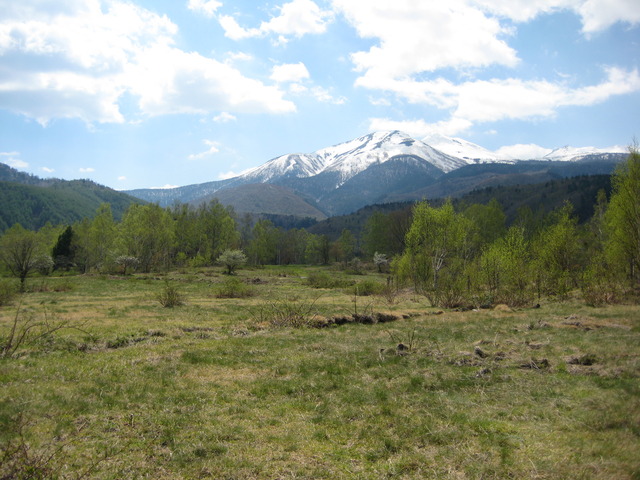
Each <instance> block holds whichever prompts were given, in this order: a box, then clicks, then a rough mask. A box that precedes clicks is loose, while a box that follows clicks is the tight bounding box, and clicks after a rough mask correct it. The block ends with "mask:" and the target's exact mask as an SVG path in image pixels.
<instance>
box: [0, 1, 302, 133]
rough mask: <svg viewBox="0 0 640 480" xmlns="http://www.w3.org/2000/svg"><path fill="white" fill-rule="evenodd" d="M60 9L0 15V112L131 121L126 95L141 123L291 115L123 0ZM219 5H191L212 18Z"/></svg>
mask: <svg viewBox="0 0 640 480" xmlns="http://www.w3.org/2000/svg"><path fill="white" fill-rule="evenodd" d="M5 3H6V2H5ZM57 3H61V4H62V3H64V5H57ZM57 3H56V2H44V3H43V2H41V1H38V0H24V1H21V2H12V3H11V6H10V8H8V10H6V11H5V12H3V15H2V17H1V19H0V67H1V68H2V70H3V76H2V78H1V79H0V108H5V109H7V110H10V111H13V112H16V113H20V114H23V115H25V116H27V117H30V118H34V119H36V120H37V121H38V122H40V123H41V124H47V123H48V122H49V121H50V120H51V119H53V118H80V119H82V120H84V121H85V122H87V123H93V122H103V123H106V122H111V123H113V122H115V123H121V122H125V121H127V120H128V119H127V118H125V116H124V115H123V113H122V111H121V109H120V105H119V102H121V101H122V99H123V98H124V96H125V95H132V96H133V98H134V101H136V102H137V105H136V106H137V108H138V113H137V115H139V116H142V117H145V116H152V115H163V114H173V113H205V112H209V111H212V110H217V111H220V110H227V111H241V112H251V113H283V112H292V111H294V110H295V105H294V104H293V103H291V102H290V101H287V100H285V99H284V98H283V95H284V92H282V91H280V90H279V89H278V88H277V87H273V86H269V85H265V84H263V83H262V82H261V81H258V80H255V79H251V78H248V77H246V76H244V75H243V74H241V73H240V71H238V70H236V69H234V68H233V67H232V66H230V65H227V64H225V63H222V62H219V61H217V60H215V59H213V58H209V57H205V56H203V55H201V54H199V53H194V52H185V51H182V50H180V49H179V48H177V47H176V46H175V41H174V39H175V37H176V35H177V33H178V28H177V26H176V25H175V24H174V23H172V22H171V21H170V20H169V19H168V18H167V17H166V16H161V15H158V14H156V13H154V12H151V11H149V10H146V9H144V8H142V7H139V6H136V5H133V4H131V3H128V2H124V1H120V0H86V1H76V0H72V1H70V2H57ZM216 3H217V2H211V1H208V2H204V1H199V2H196V1H192V2H190V4H189V5H191V6H193V8H204V9H209V10H208V11H212V12H213V11H214V7H215V5H216ZM3 8H4V6H3Z"/></svg>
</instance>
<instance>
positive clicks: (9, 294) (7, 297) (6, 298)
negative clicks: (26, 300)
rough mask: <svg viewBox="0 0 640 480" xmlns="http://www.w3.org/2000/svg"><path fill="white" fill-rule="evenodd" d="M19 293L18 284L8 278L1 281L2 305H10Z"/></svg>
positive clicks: (0, 298)
mask: <svg viewBox="0 0 640 480" xmlns="http://www.w3.org/2000/svg"><path fill="white" fill-rule="evenodd" d="M17 293H18V289H17V288H16V286H15V285H14V284H13V283H12V282H10V281H7V280H1V281H0V307H3V306H5V305H9V304H10V303H11V302H12V301H13V299H14V298H15V296H16V294H17Z"/></svg>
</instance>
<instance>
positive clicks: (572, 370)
mask: <svg viewBox="0 0 640 480" xmlns="http://www.w3.org/2000/svg"><path fill="white" fill-rule="evenodd" d="M318 280H320V281H318ZM28 282H29V284H28V285H29V292H28V293H25V294H23V295H21V296H19V297H17V298H16V299H15V300H14V301H13V302H12V304H10V305H6V306H3V307H0V339H1V340H2V342H3V345H4V346H5V347H6V346H7V341H8V339H13V343H12V345H13V346H14V347H15V348H12V349H7V348H5V349H4V350H3V353H4V355H3V356H4V358H1V359H0V385H1V386H2V388H1V390H0V478H1V479H14V478H15V479H26V478H33V479H80V478H90V479H93V478H95V479H124V478H127V479H142V478H153V479H198V478H215V479H322V478H325V479H342V478H344V479H351V478H353V479H382V478H399V479H400V478H401V479H424V478H427V479H428V478H434V479H435V478H437V479H490V478H495V479H498V478H537V479H566V478H578V479H611V478H616V479H637V478H640V455H639V454H638V452H640V382H639V381H638V379H639V377H640V308H639V307H638V306H637V305H631V304H629V305H615V306H603V307H597V308H596V307H588V306H586V305H585V304H584V302H583V301H582V300H581V299H580V298H578V297H575V298H574V297H571V296H569V298H567V299H565V300H563V301H551V300H547V299H541V300H540V303H539V305H536V306H535V307H531V308H520V309H513V308H509V307H507V306H505V305H497V306H494V307H493V308H490V309H471V310H468V309H459V310H441V309H437V308H433V307H431V306H430V305H429V303H428V302H427V300H426V299H425V298H424V297H421V296H419V295H416V294H415V293H414V292H412V291H411V290H409V289H406V290H395V289H394V288H393V287H390V286H387V277H386V276H385V275H384V274H379V273H374V272H371V271H370V272H366V273H365V274H364V275H349V274H347V273H344V272H342V271H339V270H333V269H330V268H326V267H325V268H321V267H295V266H289V267H265V268H261V269H248V268H245V269H242V270H240V271H239V272H238V274H237V275H235V276H233V277H230V276H228V275H224V274H223V272H222V269H220V268H203V269H194V270H184V271H176V272H171V273H166V274H146V275H145V274H135V275H128V276H110V275H81V276H60V277H47V278H32V279H29V281H28ZM317 287H323V288H317ZM167 293H172V294H173V295H174V300H178V301H177V302H176V303H178V305H176V306H174V307H172V308H166V307H164V306H163V305H162V304H161V301H160V299H161V297H162V296H163V295H164V296H165V297H164V300H165V302H164V303H166V294H167ZM179 300H181V302H180V301H179ZM179 303H182V304H181V305H180V304H179ZM26 328H30V330H29V331H28V332H26V336H25V337H24V338H23V339H22V340H21V341H20V342H18V340H20V338H19V336H18V334H19V333H20V332H22V331H24V329H26ZM12 332H13V334H12Z"/></svg>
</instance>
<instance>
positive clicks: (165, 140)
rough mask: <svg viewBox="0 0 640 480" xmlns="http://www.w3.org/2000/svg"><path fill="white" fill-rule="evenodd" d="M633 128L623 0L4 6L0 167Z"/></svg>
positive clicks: (175, 166)
mask: <svg viewBox="0 0 640 480" xmlns="http://www.w3.org/2000/svg"><path fill="white" fill-rule="evenodd" d="M396 129H397V130H401V131H403V132H406V133H407V134H409V135H412V136H414V137H415V138H419V139H422V138H424V137H426V136H428V135H431V134H434V133H439V134H443V135H447V136H452V137H459V138H463V139H465V140H468V141H471V142H473V143H476V144H478V145H481V146H483V147H485V148H487V149H489V150H492V151H499V152H501V154H503V155H504V156H520V157H523V158H526V157H527V155H530V154H531V155H533V153H536V152H537V153H539V152H545V151H549V150H550V149H553V148H557V147H562V146H565V145H571V146H575V147H585V146H594V147H597V148H608V147H612V146H618V147H620V146H622V147H626V146H628V145H630V144H631V143H632V142H633V141H634V138H637V137H638V136H640V1H638V0H447V1H446V2H444V1H439V0H393V1H389V0H274V1H271V2H260V1H256V0H234V1H230V0H65V1H59V0H20V1H16V0H0V162H2V163H7V164H8V165H11V166H12V167H14V168H17V169H18V170H21V171H24V172H28V173H31V174H34V175H37V176H40V177H57V178H63V179H76V178H88V179H91V180H94V181H96V182H98V183H101V184H103V185H107V186H109V187H112V188H115V189H118V190H128V189H135V188H159V187H167V186H182V185H189V184H196V183H203V182H208V181H213V180H221V179H225V178H230V177H233V176H236V175H238V174H240V173H242V172H244V171H246V170H248V169H250V168H253V167H257V166H259V165H261V164H263V163H265V162H266V161H268V160H270V159H272V158H275V157H277V156H280V155H283V154H287V153H300V152H302V153H309V152H313V151H316V150H318V149H321V148H324V147H329V146H332V145H336V144H338V143H342V142H345V141H349V140H352V139H354V138H357V137H359V136H362V135H365V134H367V133H370V132H373V131H380V130H396Z"/></svg>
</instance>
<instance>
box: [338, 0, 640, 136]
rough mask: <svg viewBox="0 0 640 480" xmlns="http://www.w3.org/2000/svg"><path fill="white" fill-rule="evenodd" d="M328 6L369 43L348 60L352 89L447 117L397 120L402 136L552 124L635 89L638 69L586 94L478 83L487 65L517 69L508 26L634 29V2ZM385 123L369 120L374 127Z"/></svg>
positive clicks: (535, 84) (487, 0)
mask: <svg viewBox="0 0 640 480" xmlns="http://www.w3.org/2000/svg"><path fill="white" fill-rule="evenodd" d="M332 3H333V6H334V8H335V9H336V11H338V12H340V13H342V14H343V15H344V17H345V18H346V19H347V21H348V22H350V23H351V24H352V26H353V27H354V28H355V29H356V31H357V32H358V34H359V35H360V37H362V38H368V39H373V41H374V45H373V46H372V47H371V48H370V49H369V50H367V51H358V52H355V53H352V55H351V60H352V62H353V64H354V66H355V70H356V71H357V72H359V73H360V75H359V77H358V78H357V79H356V81H355V85H356V86H358V87H362V88H366V89H369V90H376V91H380V92H388V93H392V94H395V95H396V96H397V97H399V98H400V99H403V100H405V101H407V102H409V103H413V104H419V105H425V106H430V107H435V108H437V109H440V110H446V111H449V113H450V116H449V118H448V119H445V120H443V121H441V122H438V123H435V124H426V123H425V122H423V121H418V122H411V121H409V122H401V123H402V124H403V125H404V126H405V127H406V128H404V130H412V129H413V130H415V131H419V132H428V131H435V132H436V133H442V134H445V135H456V134H459V133H461V132H464V131H465V130H468V129H469V128H470V127H472V126H473V125H475V124H477V123H485V122H492V121H497V120H503V119H536V118H541V117H553V116H554V115H555V114H556V113H557V111H558V109H559V108H562V107H566V106H587V105H594V104H596V103H600V102H603V101H606V100H607V99H609V98H611V97H612V96H615V95H623V94H627V93H631V92H636V91H638V90H640V77H639V75H638V71H637V70H633V71H628V70H623V69H620V68H607V69H605V79H604V80H603V81H602V82H600V83H597V84H595V85H590V86H584V85H579V84H577V82H578V79H575V78H574V79H571V78H566V77H565V78H562V77H561V78H559V79H553V81H551V80H546V79H536V80H525V79H520V78H516V77H515V76H507V78H492V79H479V78H478V76H476V75H475V73H477V72H481V71H482V70H483V69H485V68H486V67H495V66H503V67H509V68H511V67H515V66H517V65H518V64H519V62H520V59H519V58H518V54H517V52H516V51H515V50H514V49H513V48H512V47H511V46H510V45H509V44H508V40H509V38H510V37H511V35H512V34H513V23H510V22H507V21H505V20H506V19H509V20H512V21H514V22H525V21H530V20H532V19H533V18H535V17H537V16H538V15H541V14H543V13H550V12H555V11H559V10H566V9H571V10H572V11H574V12H576V13H577V14H578V15H580V16H581V17H582V19H583V30H584V31H592V30H597V29H602V28H606V27H607V26H609V25H611V24H612V23H613V22H615V21H626V22H630V23H638V22H640V2H637V1H636V0H633V1H632V0H614V1H613V5H612V7H611V8H610V9H609V10H607V8H608V5H609V3H608V1H605V0H513V1H512V0H495V1H494V0H451V1H449V2H415V1H413V0H394V1H393V2H388V1H387V0H369V1H368V2H366V3H358V4H356V3H355V2H352V1H350V0H333V2H332ZM605 4H606V5H605ZM591 11H593V12H597V14H596V13H593V15H592V16H593V18H594V19H599V21H601V23H600V24H598V25H595V24H593V25H592V24H591V23H589V18H590V17H589V15H591V14H588V13H587V12H591ZM625 12H626V13H625ZM593 21H596V20H593ZM461 32H464V34H461ZM450 69H455V70H458V71H459V73H461V74H462V75H461V77H462V78H466V80H463V81H456V80H454V78H455V77H453V76H452V75H449V73H450V72H449V71H448V70H450ZM445 75H446V77H445ZM571 82H573V83H571ZM390 121H391V120H388V119H373V120H372V123H378V124H379V123H386V122H390Z"/></svg>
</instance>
